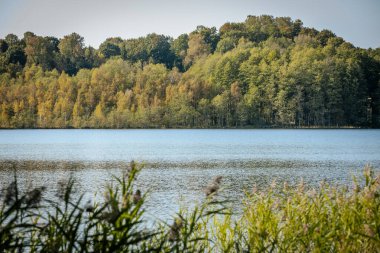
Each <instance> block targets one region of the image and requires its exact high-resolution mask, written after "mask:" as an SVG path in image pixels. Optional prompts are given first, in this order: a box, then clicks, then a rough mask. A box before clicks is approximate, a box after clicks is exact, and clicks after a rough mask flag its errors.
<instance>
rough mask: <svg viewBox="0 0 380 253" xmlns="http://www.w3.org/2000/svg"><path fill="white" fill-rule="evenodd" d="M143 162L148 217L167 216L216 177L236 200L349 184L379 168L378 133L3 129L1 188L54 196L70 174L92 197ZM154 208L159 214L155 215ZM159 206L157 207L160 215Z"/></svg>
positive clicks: (200, 194)
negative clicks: (274, 185) (299, 187)
mask: <svg viewBox="0 0 380 253" xmlns="http://www.w3.org/2000/svg"><path fill="white" fill-rule="evenodd" d="M131 160H135V161H139V162H144V163H145V169H144V170H143V171H142V173H141V176H140V177H139V179H138V182H137V183H138V187H139V188H141V189H142V190H143V191H148V190H149V191H150V194H149V195H150V197H149V203H148V204H149V205H148V206H150V207H152V208H151V209H150V211H149V212H148V213H150V214H151V215H153V216H158V217H165V216H167V215H170V214H173V213H174V212H175V211H177V210H178V206H179V204H180V203H182V204H183V205H186V204H187V203H191V202H192V201H193V200H200V201H201V199H202V198H203V192H202V190H203V188H204V187H205V186H206V185H207V184H208V182H209V181H210V180H212V178H213V177H215V176H217V175H221V176H223V188H224V194H225V195H227V196H228V197H231V198H234V199H236V200H237V201H238V200H239V199H241V197H242V196H243V190H244V189H246V190H249V189H251V188H252V186H253V185H254V184H256V185H258V186H259V187H265V186H266V185H268V184H270V183H271V181H273V180H274V179H276V180H277V181H278V182H279V183H282V181H288V182H289V183H291V184H292V183H293V184H295V183H296V182H298V181H299V180H300V179H301V178H303V179H304V180H305V181H306V182H308V183H309V184H311V185H316V184H317V183H318V182H320V181H321V180H324V179H325V180H327V181H329V182H330V183H334V184H348V185H350V184H351V183H350V182H351V177H352V176H353V175H360V174H361V172H362V168H363V167H364V166H365V165H366V164H371V165H372V166H373V167H374V169H375V170H377V171H379V170H378V169H379V168H380V130H1V131H0V186H2V187H4V186H5V185H7V184H8V183H9V182H11V180H12V178H13V173H12V166H11V164H15V167H16V169H17V174H18V177H19V180H20V183H21V184H22V185H23V187H25V188H26V187H29V186H31V185H33V186H38V185H45V186H48V189H50V191H51V192H50V193H49V192H47V193H46V194H47V196H48V197H49V196H53V191H54V189H55V188H56V185H57V182H58V181H59V180H62V179H66V178H67V177H68V176H69V175H72V176H73V177H75V178H76V179H77V181H78V189H79V192H81V193H85V194H87V195H88V196H92V195H93V193H94V192H99V191H101V190H102V189H103V187H104V186H105V185H106V184H107V183H109V182H111V175H112V174H116V175H118V174H120V173H121V171H122V170H123V169H124V168H125V167H126V166H127V164H128V163H129V161H131ZM153 207H155V208H153ZM157 207H159V208H158V209H159V210H158V211H157Z"/></svg>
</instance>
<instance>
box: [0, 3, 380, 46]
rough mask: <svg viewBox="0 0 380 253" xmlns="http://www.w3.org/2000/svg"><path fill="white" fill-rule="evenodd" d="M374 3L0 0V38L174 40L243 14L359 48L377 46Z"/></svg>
mask: <svg viewBox="0 0 380 253" xmlns="http://www.w3.org/2000/svg"><path fill="white" fill-rule="evenodd" d="M379 12H380V1H378V0H360V1H358V0H318V1H315V0H288V1H284V0H234V1H226V0H207V1H206V0H192V1H185V0H154V1H152V0H134V1H132V0H109V1H100V0H65V1H58V0H0V37H2V38H4V37H5V36H6V35H7V34H9V33H14V34H16V35H18V36H19V37H22V35H23V33H24V32H26V31H32V32H34V33H35V34H37V35H42V36H46V35H52V36H56V37H63V36H64V35H66V34H70V33H72V32H77V33H79V34H80V35H81V36H83V37H84V38H85V43H86V44H87V45H92V46H94V47H98V46H99V44H100V43H101V42H103V41H104V40H105V39H106V38H108V37H115V36H120V37H122V38H135V37H139V36H144V35H146V34H148V33H153V32H155V33H159V34H165V35H169V36H173V37H177V36H178V35H180V34H181V33H184V32H186V33H188V32H191V31H193V30H194V29H195V28H196V26H197V25H205V26H210V27H211V26H215V27H216V28H219V27H220V26H221V25H222V24H224V23H225V22H227V21H229V22H242V21H244V20H245V18H246V16H247V15H262V14H269V15H273V16H290V17H291V18H292V19H293V20H295V19H301V20H302V21H303V22H304V25H305V26H308V27H315V28H316V29H319V30H321V29H329V30H332V31H333V32H334V33H335V34H336V35H337V36H341V37H343V38H345V40H347V41H349V42H351V43H353V44H354V45H355V46H359V47H363V48H368V47H372V48H376V47H380V32H379V31H380V15H378V13H379Z"/></svg>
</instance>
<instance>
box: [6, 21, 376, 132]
mask: <svg viewBox="0 0 380 253" xmlns="http://www.w3.org/2000/svg"><path fill="white" fill-rule="evenodd" d="M315 126H316V127H342V126H354V127H379V126H380V48H376V49H362V48H357V47H355V46H353V45H352V44H351V43H349V42H346V41H345V40H344V39H343V38H340V37H337V36H336V35H335V34H334V33H333V32H331V31H329V30H322V31H318V30H315V29H313V28H308V27H304V26H303V24H302V21H300V20H295V21H293V20H291V19H290V18H288V17H272V16H268V15H263V16H248V17H247V19H246V20H245V21H244V22H241V23H225V24H224V25H222V26H221V27H220V28H219V29H216V28H215V27H212V28H208V27H204V26H198V27H197V28H196V30H194V31H193V32H191V33H189V34H182V35H180V36H179V37H178V38H176V39H174V38H171V37H168V36H164V35H158V34H149V35H147V36H145V37H140V38H136V39H127V40H123V39H122V38H118V37H117V38H108V39H106V40H105V41H104V42H103V43H102V44H101V45H100V46H99V48H98V49H95V48H92V47H86V46H85V45H84V38H83V37H81V36H80V35H78V34H76V33H73V34H70V35H67V36H64V37H63V38H61V39H57V38H54V37H42V36H38V35H35V34H33V33H32V32H26V33H25V34H24V37H23V38H22V39H19V38H18V37H17V36H15V35H13V34H9V35H7V36H6V37H5V38H4V39H0V127H1V128H71V127H74V128H148V127H149V128H163V127H165V128H172V127H177V128H181V127H182V128H189V127H197V128H224V127H315Z"/></svg>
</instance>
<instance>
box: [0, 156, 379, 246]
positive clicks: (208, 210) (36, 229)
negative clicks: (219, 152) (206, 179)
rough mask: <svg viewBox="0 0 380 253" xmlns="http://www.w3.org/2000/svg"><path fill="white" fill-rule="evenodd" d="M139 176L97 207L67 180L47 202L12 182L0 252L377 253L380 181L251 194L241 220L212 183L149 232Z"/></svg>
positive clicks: (0, 213)
mask: <svg viewBox="0 0 380 253" xmlns="http://www.w3.org/2000/svg"><path fill="white" fill-rule="evenodd" d="M139 171H140V168H138V166H137V165H136V164H134V163H132V164H131V166H130V168H128V169H127V170H126V171H125V174H124V176H123V177H121V178H115V179H116V182H117V183H116V185H114V186H112V187H108V189H107V191H106V192H105V193H104V199H103V201H101V202H99V203H87V202H86V201H85V200H84V199H83V196H79V197H75V196H77V194H74V189H75V188H74V185H75V184H74V182H73V180H68V182H67V183H65V184H62V185H61V190H60V191H59V196H58V200H57V201H51V200H44V199H43V198H42V196H43V191H44V189H43V188H35V189H33V190H31V191H29V192H26V193H20V192H19V189H18V187H17V178H15V181H14V182H13V183H11V184H10V185H9V186H8V187H7V188H6V189H4V190H3V191H2V194H1V203H0V205H1V209H0V251H2V252H24V251H26V252H380V195H379V194H380V176H377V177H375V176H374V175H373V173H372V171H371V170H370V169H369V168H366V169H365V171H364V176H363V178H362V179H361V180H358V181H356V180H353V186H354V187H351V189H349V188H348V187H342V186H339V187H336V186H331V185H328V184H326V183H321V184H320V187H319V188H318V189H309V188H308V187H307V186H305V185H304V184H303V183H302V182H301V183H300V184H299V185H298V186H297V187H288V186H287V185H286V184H285V185H284V186H276V185H275V184H272V185H271V186H268V189H266V190H265V191H256V190H253V192H250V193H247V195H246V198H245V200H244V208H243V212H242V214H240V215H236V214H232V212H231V210H230V209H229V208H227V207H226V204H228V201H222V200H220V199H219V197H218V196H217V192H218V190H219V187H220V184H221V177H217V178H216V179H215V180H214V181H213V182H212V183H211V184H210V185H209V186H208V187H207V188H206V189H205V193H206V198H205V200H204V202H203V203H200V204H199V205H197V206H196V207H195V208H193V209H192V210H181V211H179V212H178V214H177V215H176V217H173V220H174V221H173V223H171V224H166V223H164V222H160V221H157V223H156V224H155V225H153V226H149V227H148V226H147V225H146V224H145V223H144V216H143V214H144V206H145V205H144V202H145V199H146V194H144V193H141V191H140V190H138V189H136V187H135V185H134V182H135V179H136V177H137V175H138V173H139Z"/></svg>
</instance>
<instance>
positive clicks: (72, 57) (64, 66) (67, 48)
mask: <svg viewBox="0 0 380 253" xmlns="http://www.w3.org/2000/svg"><path fill="white" fill-rule="evenodd" d="M58 48H59V52H60V54H61V61H62V62H61V70H64V71H65V72H66V73H68V74H69V75H73V74H76V73H77V72H78V70H79V69H80V68H82V67H83V66H84V64H85V50H84V38H83V37H81V36H80V35H79V34H77V33H72V34H70V35H66V36H64V37H63V39H61V40H60V42H59V45H58Z"/></svg>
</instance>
